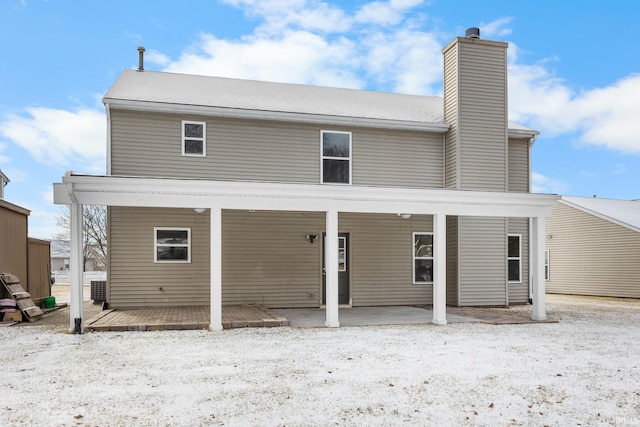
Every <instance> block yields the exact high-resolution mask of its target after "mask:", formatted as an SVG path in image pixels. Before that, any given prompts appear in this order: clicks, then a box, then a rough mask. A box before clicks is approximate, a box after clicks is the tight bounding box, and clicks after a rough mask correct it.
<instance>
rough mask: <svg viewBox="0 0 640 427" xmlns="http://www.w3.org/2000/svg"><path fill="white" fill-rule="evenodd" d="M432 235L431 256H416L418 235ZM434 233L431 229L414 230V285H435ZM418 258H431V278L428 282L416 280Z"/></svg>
mask: <svg viewBox="0 0 640 427" xmlns="http://www.w3.org/2000/svg"><path fill="white" fill-rule="evenodd" d="M418 235H420V236H431V256H430V257H417V256H416V236H418ZM434 245H435V242H434V235H433V232H431V231H414V232H413V233H411V283H412V284H413V285H433V276H434V274H433V269H434V263H435V260H434V258H435V257H434ZM416 259H426V260H431V280H430V281H428V282H418V281H416Z"/></svg>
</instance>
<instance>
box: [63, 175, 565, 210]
mask: <svg viewBox="0 0 640 427" xmlns="http://www.w3.org/2000/svg"><path fill="white" fill-rule="evenodd" d="M62 181H63V182H62V183H55V184H54V203H56V204H71V202H72V197H73V199H75V200H77V201H78V202H79V203H82V204H87V205H107V206H131V207H135V206H137V207H174V208H194V207H204V208H210V207H214V206H217V207H221V208H223V209H243V210H278V211H289V210H293V211H306V212H326V211H327V209H330V208H333V209H337V210H338V211H339V212H350V213H388V214H394V215H395V214H397V213H398V212H404V213H410V214H415V215H419V214H424V215H433V214H436V213H440V214H444V215H458V216H482V217H487V216H488V217H497V216H501V217H519V218H529V217H549V216H550V215H551V210H552V208H553V205H554V203H555V202H556V200H558V198H559V196H557V195H552V194H531V193H501V192H485V191H461V190H444V189H416V188H397V187H363V186H346V185H323V184H281V183H265V182H233V181H213V180H198V179H169V178H166V179H165V178H142V177H123V176H91V175H77V174H73V173H71V172H68V173H67V174H66V175H65V176H64V177H63V179H62Z"/></svg>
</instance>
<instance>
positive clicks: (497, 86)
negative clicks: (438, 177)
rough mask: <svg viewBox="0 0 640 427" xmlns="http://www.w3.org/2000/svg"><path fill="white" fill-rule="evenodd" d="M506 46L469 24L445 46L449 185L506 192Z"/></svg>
mask: <svg viewBox="0 0 640 427" xmlns="http://www.w3.org/2000/svg"><path fill="white" fill-rule="evenodd" d="M507 46H508V44H507V43H504V42H498V41H491V40H484V39H481V38H480V30H479V29H478V28H469V29H468V30H467V31H466V35H465V37H456V38H455V39H454V40H453V41H452V42H451V43H449V44H448V45H447V46H446V47H445V48H444V49H443V50H442V54H443V56H444V61H443V62H444V106H445V109H444V112H445V113H444V114H445V117H444V118H445V121H446V122H447V123H449V124H450V125H451V128H450V129H449V131H448V132H447V134H446V135H445V188H448V189H455V190H475V191H506V182H507V176H506V174H507V169H506V165H507V161H506V160H507V159H506V153H507ZM470 159H471V160H470Z"/></svg>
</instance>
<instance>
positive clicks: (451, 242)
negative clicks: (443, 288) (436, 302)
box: [447, 216, 460, 307]
mask: <svg viewBox="0 0 640 427" xmlns="http://www.w3.org/2000/svg"><path fill="white" fill-rule="evenodd" d="M447 305H452V306H456V307H457V306H459V305H460V295H459V288H458V217H457V216H448V217H447Z"/></svg>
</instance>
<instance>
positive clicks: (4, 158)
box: [0, 143, 11, 165]
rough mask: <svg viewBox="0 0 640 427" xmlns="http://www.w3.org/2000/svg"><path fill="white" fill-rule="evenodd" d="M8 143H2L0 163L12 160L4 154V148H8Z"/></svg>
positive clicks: (3, 163)
mask: <svg viewBox="0 0 640 427" xmlns="http://www.w3.org/2000/svg"><path fill="white" fill-rule="evenodd" d="M6 148H7V144H2V143H0V165H6V164H8V163H9V161H10V160H11V159H10V158H9V157H7V156H5V155H4V154H2V152H3V151H4V150H6Z"/></svg>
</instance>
